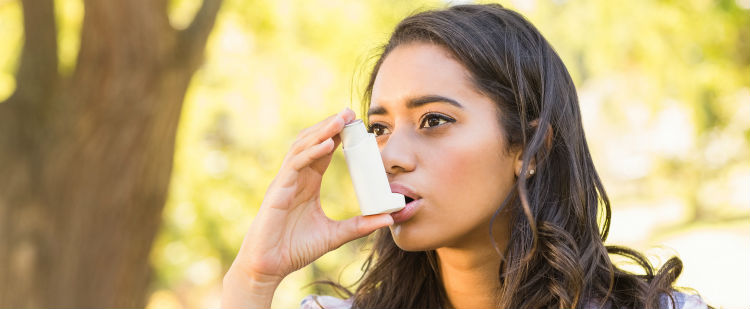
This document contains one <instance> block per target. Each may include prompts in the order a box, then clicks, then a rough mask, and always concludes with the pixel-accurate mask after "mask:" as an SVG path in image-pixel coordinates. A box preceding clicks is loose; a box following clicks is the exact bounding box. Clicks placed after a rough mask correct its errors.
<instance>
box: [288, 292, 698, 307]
mask: <svg viewBox="0 0 750 309" xmlns="http://www.w3.org/2000/svg"><path fill="white" fill-rule="evenodd" d="M674 296H675V301H676V302H677V309H707V308H708V306H707V305H706V303H705V302H704V301H703V299H702V298H701V297H700V296H698V295H691V294H685V293H681V292H675V293H674ZM353 301H354V300H353V299H352V298H347V299H340V298H336V297H333V296H321V295H308V296H307V297H305V298H303V299H302V303H301V304H300V309H323V308H328V309H350V308H351V307H352V302H353ZM663 301H665V302H666V308H670V309H672V303H671V302H670V301H668V298H666V297H665V298H664V299H663Z"/></svg>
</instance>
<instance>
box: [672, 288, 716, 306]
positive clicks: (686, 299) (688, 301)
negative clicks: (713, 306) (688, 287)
mask: <svg viewBox="0 0 750 309" xmlns="http://www.w3.org/2000/svg"><path fill="white" fill-rule="evenodd" d="M672 295H673V296H674V300H675V303H676V304H675V305H676V307H677V308H673V307H672V302H671V301H669V297H667V296H666V295H664V297H662V301H663V302H665V303H666V306H662V307H663V308H669V309H708V305H707V304H706V302H704V301H703V299H702V298H701V297H700V295H692V294H686V293H682V292H677V291H675V292H674V293H673V294H672Z"/></svg>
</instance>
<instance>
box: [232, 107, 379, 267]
mask: <svg viewBox="0 0 750 309" xmlns="http://www.w3.org/2000/svg"><path fill="white" fill-rule="evenodd" d="M354 118H355V115H354V112H353V111H352V110H350V109H348V108H347V109H344V110H343V111H341V112H340V113H338V114H336V115H333V116H330V117H328V118H327V119H325V120H323V121H321V122H319V123H317V124H316V125H314V126H312V127H309V128H307V129H305V130H303V131H302V132H300V134H299V135H298V136H297V140H296V141H295V142H294V144H293V145H292V147H291V149H290V150H289V153H288V154H287V155H286V157H285V158H284V161H283V163H282V165H281V169H280V170H279V173H278V174H277V175H276V178H275V179H274V180H273V181H272V182H271V184H270V186H269V188H268V190H267V191H266V195H265V197H264V199H263V203H262V204H261V206H260V210H259V211H258V214H257V216H256V217H255V219H254V220H253V223H252V225H251V226H250V230H249V231H248V232H247V234H246V235H245V239H244V240H243V242H242V247H241V248H240V252H239V253H238V255H237V257H236V258H235V260H234V263H233V264H232V269H230V272H231V271H237V272H239V273H240V274H244V275H246V276H247V277H248V278H253V279H254V280H256V281H258V280H260V281H266V282H274V281H277V282H280V281H281V279H283V278H284V277H285V276H286V275H288V274H289V273H291V272H293V271H295V270H298V269H300V268H302V267H304V266H306V265H307V264H309V263H311V262H313V261H314V260H316V259H317V258H319V257H320V256H322V255H323V254H325V253H327V252H329V251H331V250H334V249H336V248H338V247H340V246H341V245H343V244H345V243H347V242H349V241H352V240H354V239H357V238H360V237H363V236H366V235H368V234H370V233H372V232H373V231H375V230H377V229H378V228H381V227H384V226H388V225H391V224H393V219H392V218H391V216H390V215H389V214H379V215H372V216H357V217H354V218H350V219H347V220H343V221H335V220H332V219H330V218H328V217H327V216H326V215H325V213H324V212H323V210H322V208H321V206H320V185H321V181H322V178H323V173H324V172H325V171H326V169H327V168H328V165H329V164H330V162H331V158H332V156H333V152H334V150H335V149H336V147H338V145H339V144H340V142H341V139H340V137H339V136H338V134H339V132H341V130H342V129H343V128H344V125H345V124H346V123H349V122H351V121H353V120H354Z"/></svg>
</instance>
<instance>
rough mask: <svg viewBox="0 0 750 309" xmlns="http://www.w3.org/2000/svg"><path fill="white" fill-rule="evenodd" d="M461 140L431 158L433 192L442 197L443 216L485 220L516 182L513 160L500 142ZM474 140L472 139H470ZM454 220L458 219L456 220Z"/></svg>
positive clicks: (475, 139)
mask: <svg viewBox="0 0 750 309" xmlns="http://www.w3.org/2000/svg"><path fill="white" fill-rule="evenodd" d="M466 136H467V135H464V136H463V137H464V138H458V139H455V140H453V141H452V142H451V143H449V144H447V145H446V146H445V147H441V148H442V151H441V152H440V153H436V154H434V155H433V156H431V160H432V162H430V165H431V166H432V168H430V170H431V171H432V172H431V173H430V174H431V179H432V180H434V183H433V186H432V188H439V190H438V191H436V192H434V193H435V196H439V201H440V204H441V206H443V207H441V208H448V209H441V212H442V213H443V214H445V215H448V214H450V215H451V216H453V215H456V214H458V213H462V216H463V215H469V214H468V213H467V212H466V209H475V210H477V211H472V212H471V215H469V217H484V216H486V214H487V213H490V214H491V213H493V212H494V211H495V209H497V207H499V206H500V203H502V200H503V199H504V198H505V196H506V194H507V193H508V191H509V189H510V186H511V185H512V182H513V175H514V173H513V160H512V158H510V157H509V156H507V155H505V151H503V145H502V143H501V142H500V140H499V139H492V138H488V137H484V138H482V137H479V136H476V135H473V136H474V138H466ZM468 136H472V135H468ZM454 218H455V217H454Z"/></svg>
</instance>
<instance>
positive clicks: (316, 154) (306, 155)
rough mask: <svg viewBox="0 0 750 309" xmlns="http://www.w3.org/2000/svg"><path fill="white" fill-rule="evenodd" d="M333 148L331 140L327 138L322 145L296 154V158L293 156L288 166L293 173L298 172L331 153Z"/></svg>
mask: <svg viewBox="0 0 750 309" xmlns="http://www.w3.org/2000/svg"><path fill="white" fill-rule="evenodd" d="M334 146H335V144H334V141H333V139H332V138H329V139H327V140H325V141H323V142H322V143H320V144H317V145H314V146H312V147H310V148H307V149H305V150H304V151H302V152H301V153H299V154H297V155H296V156H294V159H292V161H291V162H290V164H291V165H292V168H293V169H294V170H295V171H300V170H302V169H303V168H305V167H307V166H308V165H310V164H312V163H313V162H315V160H317V159H320V158H322V157H323V156H325V155H327V154H329V153H331V151H333V149H334Z"/></svg>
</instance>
